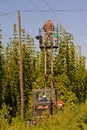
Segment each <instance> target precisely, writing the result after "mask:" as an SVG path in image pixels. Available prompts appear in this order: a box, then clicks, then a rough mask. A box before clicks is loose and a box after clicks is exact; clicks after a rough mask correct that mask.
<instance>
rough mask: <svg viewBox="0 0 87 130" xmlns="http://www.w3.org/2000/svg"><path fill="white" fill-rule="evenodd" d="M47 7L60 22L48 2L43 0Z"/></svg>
mask: <svg viewBox="0 0 87 130" xmlns="http://www.w3.org/2000/svg"><path fill="white" fill-rule="evenodd" d="M43 1H44V2H45V4H46V5H47V7H48V8H49V9H50V11H51V12H52V13H53V15H54V17H55V18H56V20H57V22H58V21H59V19H58V17H57V16H56V14H55V12H54V11H53V10H52V8H51V7H50V6H49V4H48V2H47V1H46V0H43Z"/></svg>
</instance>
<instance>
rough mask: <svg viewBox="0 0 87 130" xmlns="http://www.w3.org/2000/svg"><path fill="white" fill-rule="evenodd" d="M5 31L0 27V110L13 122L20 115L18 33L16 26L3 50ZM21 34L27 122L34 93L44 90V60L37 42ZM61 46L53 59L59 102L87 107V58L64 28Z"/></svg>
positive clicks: (60, 37)
mask: <svg viewBox="0 0 87 130" xmlns="http://www.w3.org/2000/svg"><path fill="white" fill-rule="evenodd" d="M2 31H3V30H2V28H1V26H0V110H2V109H5V106H6V108H7V110H8V111H9V116H10V119H11V118H12V117H18V116H20V114H21V111H20V109H21V95H20V79H19V71H20V68H19V65H20V62H19V43H18V32H17V26H16V24H14V26H13V37H12V38H10V39H9V42H8V43H7V46H5V47H4V46H3V43H2V37H3V35H2ZM21 31H22V32H21V34H22V58H23V59H22V60H23V83H24V111H25V119H28V118H29V116H30V115H31V106H32V92H33V89H34V88H42V87H43V86H44V83H43V80H44V79H43V75H44V56H43V52H41V51H39V50H37V49H36V48H35V42H34V39H33V38H31V36H30V35H29V34H27V33H26V31H25V29H22V30H21ZM58 42H59V43H58V46H59V47H58V50H57V52H56V53H55V58H54V82H55V87H56V90H57V93H58V99H62V100H63V102H64V105H65V106H66V105H67V104H70V105H71V106H73V104H80V103H84V102H85V101H86V97H87V70H86V66H85V64H86V57H85V56H82V55H81V48H80V47H79V46H78V47H76V46H75V43H74V39H73V36H72V35H71V34H70V33H69V32H67V31H66V30H65V29H64V28H63V26H62V25H60V26H59V36H58ZM49 79H50V76H49ZM49 79H48V87H50V82H49ZM3 107H4V108H3Z"/></svg>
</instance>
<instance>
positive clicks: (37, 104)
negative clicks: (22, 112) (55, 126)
mask: <svg viewBox="0 0 87 130" xmlns="http://www.w3.org/2000/svg"><path fill="white" fill-rule="evenodd" d="M33 94H34V95H33V115H36V116H38V117H42V114H43V112H44V111H47V110H48V111H49V113H50V114H52V105H56V92H55V89H53V91H52V90H51V89H46V90H45V89H34V93H33Z"/></svg>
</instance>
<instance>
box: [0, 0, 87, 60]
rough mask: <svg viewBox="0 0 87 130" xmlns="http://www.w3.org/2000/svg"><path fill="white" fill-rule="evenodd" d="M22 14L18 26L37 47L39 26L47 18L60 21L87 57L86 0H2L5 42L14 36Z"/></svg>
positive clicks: (56, 21)
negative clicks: (32, 39) (19, 18)
mask: <svg viewBox="0 0 87 130" xmlns="http://www.w3.org/2000/svg"><path fill="white" fill-rule="evenodd" d="M17 11H20V13H21V28H24V29H25V30H26V32H27V33H28V34H30V36H31V37H32V38H34V41H35V44H36V46H37V47H38V41H37V40H36V39H35V36H36V35H37V34H38V29H39V28H41V27H42V26H43V24H44V22H45V21H46V20H47V19H48V18H50V19H51V20H52V22H53V23H54V25H55V26H56V25H57V24H61V25H62V26H63V27H64V28H65V29H66V31H67V32H69V33H71V34H72V35H73V37H74V41H75V43H76V45H79V46H81V50H82V55H84V56H86V58H87V0H25V1H24V0H1V1H0V23H1V26H2V30H3V31H2V34H3V41H4V43H3V44H4V45H6V43H7V42H8V41H9V38H10V37H12V36H13V25H14V24H17V25H18V14H17Z"/></svg>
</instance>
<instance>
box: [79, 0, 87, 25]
mask: <svg viewBox="0 0 87 130" xmlns="http://www.w3.org/2000/svg"><path fill="white" fill-rule="evenodd" d="M77 5H78V8H79V10H80V14H81V17H82V19H83V22H84V26H85V27H86V26H87V23H86V21H85V18H84V15H83V11H82V9H81V7H80V2H79V0H77Z"/></svg>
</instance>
